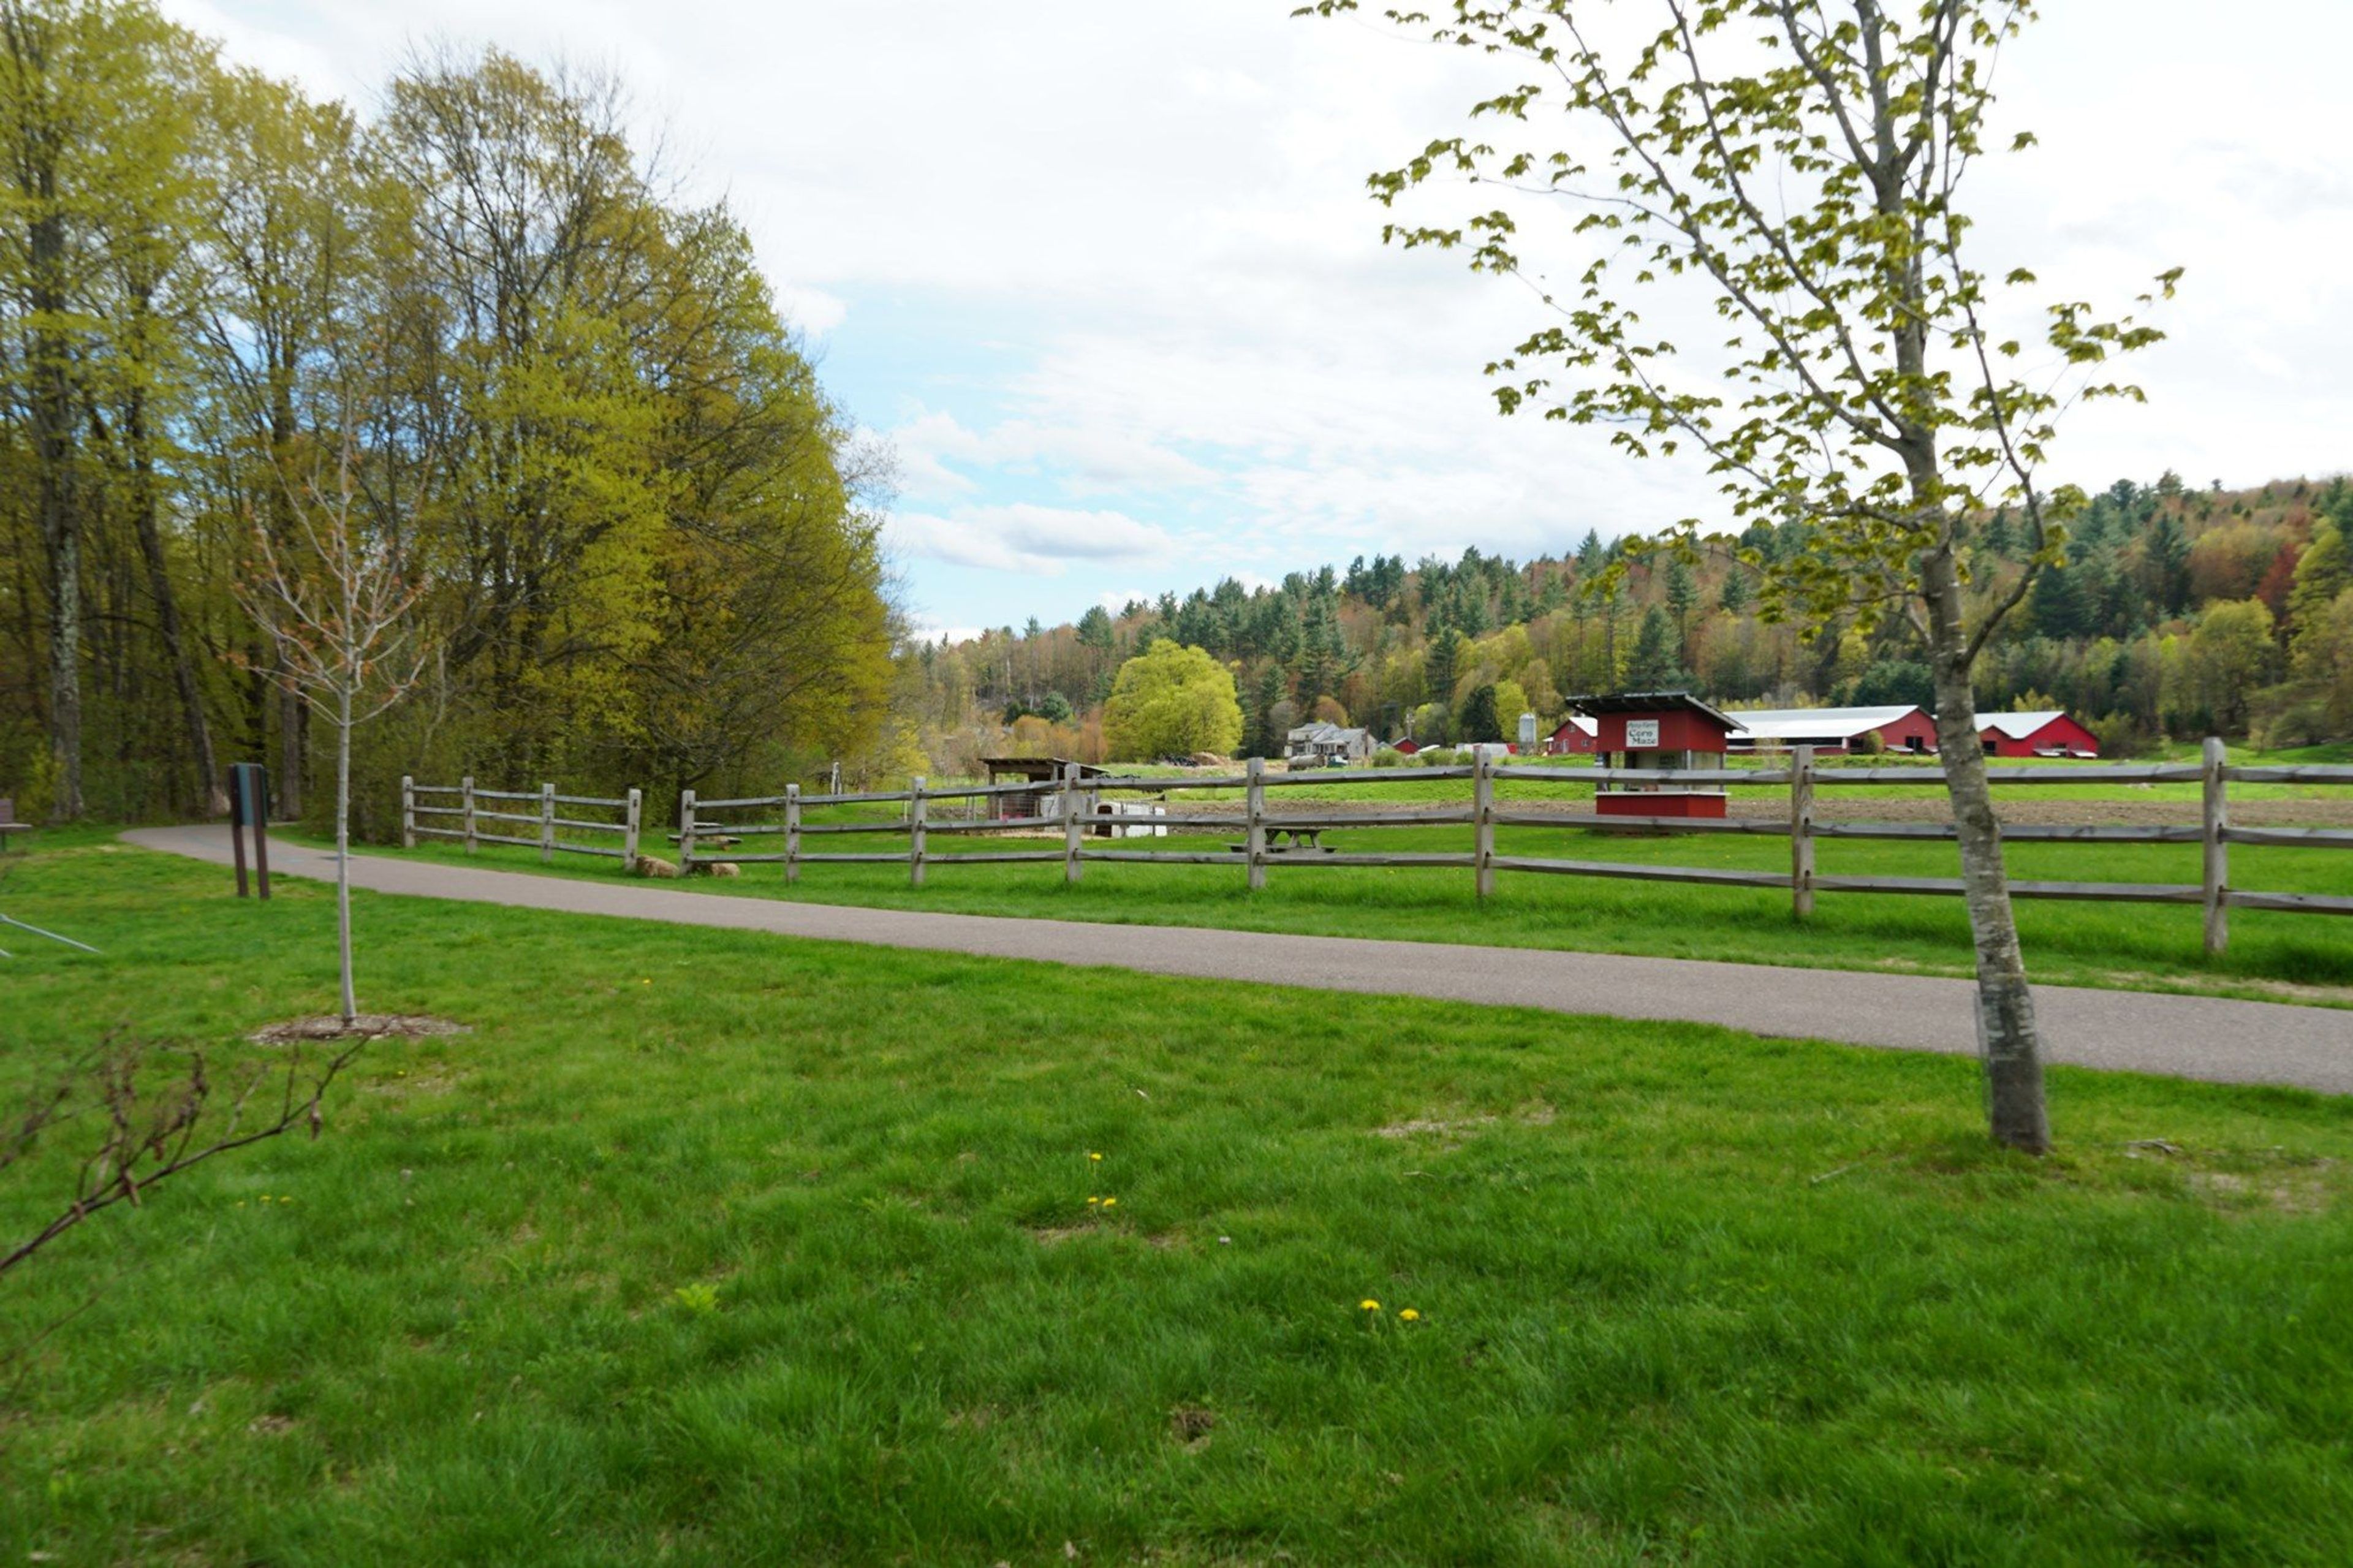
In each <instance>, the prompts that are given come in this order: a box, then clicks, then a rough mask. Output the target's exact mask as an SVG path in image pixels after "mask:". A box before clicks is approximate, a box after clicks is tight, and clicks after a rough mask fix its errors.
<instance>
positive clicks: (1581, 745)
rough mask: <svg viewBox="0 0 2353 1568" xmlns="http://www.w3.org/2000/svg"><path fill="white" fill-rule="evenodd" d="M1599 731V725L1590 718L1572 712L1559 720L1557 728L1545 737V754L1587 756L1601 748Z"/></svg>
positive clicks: (1549, 755) (1553, 755) (1551, 755)
mask: <svg viewBox="0 0 2353 1568" xmlns="http://www.w3.org/2000/svg"><path fill="white" fill-rule="evenodd" d="M1599 733H1600V726H1599V725H1598V724H1596V723H1595V722H1594V721H1592V720H1590V719H1588V718H1586V717H1584V716H1583V715H1582V714H1572V715H1571V716H1570V717H1568V718H1567V719H1564V720H1562V721H1560V728H1559V729H1557V730H1555V731H1553V732H1552V733H1551V734H1550V735H1547V736H1546V737H1545V743H1544V751H1545V755H1546V756H1548V757H1567V756H1579V757H1589V756H1591V755H1592V754H1593V753H1594V752H1598V751H1599V750H1600V749H1601V743H1600V741H1599V739H1598V737H1599Z"/></svg>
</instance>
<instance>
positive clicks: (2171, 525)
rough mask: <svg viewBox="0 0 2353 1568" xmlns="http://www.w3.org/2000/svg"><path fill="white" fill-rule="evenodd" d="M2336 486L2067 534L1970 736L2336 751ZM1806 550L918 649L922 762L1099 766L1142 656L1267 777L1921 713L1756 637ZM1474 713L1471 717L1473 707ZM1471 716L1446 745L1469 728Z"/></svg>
mask: <svg viewBox="0 0 2353 1568" xmlns="http://www.w3.org/2000/svg"><path fill="white" fill-rule="evenodd" d="M2348 532H2353V484H2348V481H2347V479H2344V478H2342V477H2339V478H2336V479H2328V480H2326V481H2321V482H2312V481H2306V480H2291V481H2286V482H2282V483H2274V484H2270V485H2265V486H2263V487H2262V488H2261V489H2251V490H2238V491H2232V490H2224V489H2221V488H2220V487H2219V486H2217V487H2214V488H2212V489H2205V490H2196V489H2190V488H2189V487H2187V486H2185V485H2183V484H2182V482H2181V481H2180V480H2179V479H2178V478H2177V477H2175V476H2174V475H2171V474H2168V475H2166V476H2164V477H2163V478H2162V479H2158V481H2157V482H2156V483H2154V484H2151V485H2140V484H2136V483H2134V482H2132V481H2129V480H2126V481H2120V482H2118V483H2117V484H2116V485H2115V486H2113V487H2112V488H2110V489H2107V490H2106V491H2105V492H2103V493H2102V494H2100V495H2099V496H2097V497H2095V498H2094V500H2092V502H2091V505H2090V506H2089V508H2088V509H2087V510H2086V511H2085V512H2084V515H2082V516H2081V517H2080V518H2078V519H2077V521H2076V522H2075V524H2074V526H2073V530H2072V531H2071V534H2070V537H2069V538H2068V540H2067V542H2066V545H2065V559H2064V562H2063V563H2061V564H2056V565H2053V566H2052V567H2051V568H2049V569H2047V570H2045V571H2043V572H2042V573H2041V574H2040V575H2039V576H2038V577H2037V579H2036V581H2035V582H2034V584H2033V585H2032V587H2031V591H2030V593H2029V595H2028V597H2027V599H2026V600H2025V602H2024V603H2023V604H2021V605H2020V607H2019V609H2018V610H2017V612H2016V613H2015V614H2014V615H2012V616H2010V619H2009V621H2008V622H2007V623H2006V624H2005V626H2004V627H2003V629H2002V632H2001V634H2000V637H1999V638H1998V639H1997V641H1996V642H1995V643H1994V644H1993V645H1992V647H1990V648H1989V651H1988V654H1987V657H1986V658H1985V660H1984V662H1983V664H1982V665H1981V667H1980V675H1979V679H1978V702H1979V704H1980V706H1981V707H1984V708H1987V709H2008V708H2040V707H2061V708H2066V709H2068V710H2072V711H2073V712H2075V713H2078V714H2080V715H2083V716H2084V718H2085V719H2086V720H2087V721H2089V722H2090V723H2091V724H2092V726H2093V727H2094V730H2096V731H2098V732H2099V733H2100V735H2101V738H2102V740H2103V742H2105V744H2106V746H2107V747H2108V748H2109V749H2111V750H2112V751H2116V752H2131V751H2134V750H2137V749H2139V748H2142V747H2146V746H2147V745H2150V744H2152V743H2154V742H2156V741H2158V740H2159V739H2160V738H2163V737H2166V736H2192V735H2200V734H2204V733H2208V732H2219V733H2222V734H2226V735H2231V736H2234V737H2236V736H2245V735H2249V734H2252V736H2253V739H2254V740H2255V742H2257V743H2258V744H2263V745H2294V744H2302V743H2306V742H2315V741H2320V740H2327V739H2336V738H2342V737H2345V736H2347V735H2348V734H2353V559H2348V547H2347V542H2346V535H2347V534H2348ZM1971 545H1972V551H1971V557H1972V559H1971V584H1972V591H1973V592H1975V593H1978V594H1981V595H1991V594H1995V593H1999V592H2001V591H2003V590H2005V589H2007V588H2009V587H2010V586H2011V585H2013V584H2016V582H2017V580H2018V577H2019V574H2021V573H2022V572H2023V571H2025V570H2026V565H2025V562H2024V559H2023V557H2024V556H2025V555H2026V553H2028V548H2029V547H2028V546H2027V544H2026V542H2025V541H2024V540H2023V539H2022V538H2021V530H2019V529H2017V528H2015V527H2014V526H2013V525H2012V521H2011V520H2010V518H2009V517H2008V516H2006V515H1994V516H1991V517H1989V518H1987V519H1985V520H1984V521H1982V522H1981V523H1979V524H1978V527H1977V530H1976V531H1975V534H1974V537H1973V539H1972V541H1971ZM1807 548H1808V540H1807V537H1806V531H1805V530H1804V529H1803V528H1784V529H1780V530H1775V529H1772V528H1770V527H1766V526H1760V527H1758V528H1756V529H1752V530H1751V531H1749V532H1748V533H1746V535H1744V536H1742V537H1741V538H1740V539H1739V540H1738V541H1737V542H1729V541H1727V542H1720V543H1719V546H1718V547H1717V548H1714V549H1711V550H1709V551H1707V552H1704V554H1703V556H1702V558H1701V559H1700V560H1699V561H1698V562H1697V563H1689V562H1684V561H1680V560H1674V559H1669V558H1659V557H1651V558H1647V559H1646V558H1643V557H1641V556H1639V555H1636V556H1633V557H1630V558H1629V559H1628V560H1627V561H1626V562H1625V568H1626V569H1625V570H1624V571H1622V572H1620V573H1616V574H1612V573H1609V572H1608V571H1605V568H1606V567H1608V566H1609V565H1610V564H1611V563H1613V562H1616V561H1618V560H1619V559H1620V556H1621V555H1623V554H1624V553H1625V548H1624V545H1623V543H1622V542H1611V543H1605V542H1602V540H1601V539H1600V538H1599V536H1598V535H1596V534H1595V533H1593V532H1590V531H1588V532H1587V533H1586V535H1585V537H1584V540H1583V542H1582V543H1581V544H1579V545H1578V546H1577V549H1576V550H1574V551H1573V552H1568V553H1566V554H1562V555H1557V556H1544V557H1540V558H1538V559H1536V560H1534V561H1529V562H1514V561H1510V560H1506V559H1504V558H1501V557H1497V556H1492V555H1485V554H1482V553H1481V552H1479V551H1477V550H1475V549H1474V550H1468V551H1465V552H1463V553H1462V555H1461V558H1460V559H1458V560H1454V561H1444V560H1440V559H1438V558H1436V557H1430V558H1426V559H1424V560H1422V561H1421V562H1419V563H1417V564H1415V565H1413V566H1410V567H1409V566H1408V565H1407V564H1406V563H1405V562H1404V561H1403V560H1402V559H1400V558H1398V557H1396V556H1387V557H1384V556H1378V555H1376V556H1373V557H1372V558H1370V559H1369V560H1367V559H1365V558H1363V557H1359V558H1357V559H1356V560H1355V561H1353V562H1351V563H1349V564H1348V566H1347V568H1346V569H1345V571H1339V570H1335V569H1334V568H1333V567H1330V566H1325V567H1324V568H1322V569H1321V570H1319V571H1315V572H1313V573H1293V574H1291V575H1290V576H1288V577H1286V578H1285V579H1284V580H1283V582H1282V584H1281V585H1280V586H1277V587H1273V588H1260V589H1256V590H1250V589H1246V588H1244V587H1243V586H1242V585H1241V584H1240V583H1239V582H1237V581H1235V580H1233V579H1231V578H1229V579H1227V580H1226V581H1224V582H1221V583H1219V584H1216V585H1215V586H1214V587H1205V588H1198V589H1196V590H1194V591H1193V592H1192V593H1190V594H1187V595H1184V596H1183V597H1181V598H1180V597H1178V596H1177V595H1174V594H1168V595H1162V596H1161V598H1160V600H1159V602H1158V603H1156V604H1149V605H1147V604H1130V605H1126V606H1124V608H1123V609H1122V610H1121V611H1120V612H1119V613H1117V614H1115V615H1114V614H1113V613H1110V612H1108V611H1106V610H1105V609H1103V608H1101V607H1097V608H1092V609H1090V610H1088V611H1087V612H1086V613H1085V614H1084V615H1083V616H1081V617H1080V618H1079V619H1078V620H1077V621H1076V622H1075V623H1074V624H1071V625H1065V626H1055V627H1051V628H1047V627H1044V626H1039V624H1038V623H1036V622H1035V621H1032V622H1031V623H1030V624H1029V626H1028V627H1027V628H1026V629H1024V630H1022V631H1020V632H1018V633H1017V632H1015V631H1014V630H1013V629H1012V628H1010V627H1008V628H1004V629H1002V630H997V631H992V632H988V633H986V634H984V635H983V636H981V637H978V638H976V639H975V640H972V641H968V642H964V643H960V644H955V645H953V646H951V645H948V644H946V643H942V644H940V645H937V646H934V647H926V648H924V649H923V650H922V656H923V670H924V675H925V689H926V694H927V695H926V699H925V704H926V706H925V712H924V724H925V733H926V739H927V742H928V744H929V745H930V748H931V750H932V752H933V753H934V758H935V760H936V761H937V762H938V763H939V764H940V765H941V766H944V767H945V766H950V765H958V764H961V763H965V762H966V761H968V760H969V758H970V757H971V756H972V755H975V754H977V753H979V752H986V751H987V750H988V749H989V748H991V747H994V746H1008V747H1011V748H1014V749H1016V750H1027V751H1040V750H1043V751H1052V752H1058V753H1061V754H1070V755H1074V756H1078V757H1082V758H1087V759H1093V758H1096V757H1098V756H1101V755H1103V752H1104V751H1105V748H1104V746H1103V737H1102V730H1101V724H1100V720H1099V705H1100V703H1101V701H1102V700H1103V696H1104V694H1105V693H1106V692H1107V691H1108V690H1109V688H1110V682H1111V680H1112V678H1113V673H1114V672H1115V671H1116V670H1117V669H1118V668H1119V667H1120V665H1121V663H1122V662H1123V661H1124V659H1125V658H1128V657H1130V656H1131V655H1133V654H1134V653H1135V652H1137V651H1139V650H1140V649H1142V648H1144V647H1147V646H1149V645H1150V644H1151V643H1152V642H1153V641H1154V640H1155V639H1156V638H1161V637H1167V638H1173V639H1174V640H1176V641H1177V642H1180V643H1184V644H1188V645H1194V646H1198V647H1202V648H1205V649H1207V650H1208V652H1210V653H1211V654H1212V655H1214V656H1215V657H1216V658H1219V659H1221V660H1224V661H1226V662H1227V663H1229V665H1230V666H1232V667H1233V668H1234V669H1235V671H1236V679H1237V684H1238V687H1239V689H1240V696H1241V700H1242V710H1243V721H1244V735H1243V741H1242V746H1243V750H1244V751H1245V752H1257V753H1270V752H1277V751H1279V749H1280V744H1281V740H1282V732H1283V731H1284V730H1285V729H1286V728H1288V727H1289V726H1290V725H1291V724H1292V723H1293V722H1295V721H1298V720H1299V719H1300V718H1302V717H1304V716H1321V717H1326V718H1333V719H1345V720H1347V721H1353V722H1356V723H1361V724H1366V725H1369V726H1371V727H1372V728H1374V729H1375V730H1377V731H1379V732H1380V733H1381V734H1382V735H1383V737H1385V738H1387V737H1391V736H1394V735H1398V734H1401V733H1403V732H1404V731H1406V730H1407V729H1408V728H1409V727H1410V729H1411V730H1412V732H1413V733H1414V734H1415V735H1416V736H1419V737H1421V738H1424V739H1439V740H1450V741H1451V740H1482V739H1497V738H1501V737H1500V735H1498V734H1495V733H1472V732H1469V731H1470V730H1471V729H1473V728H1476V729H1481V730H1484V729H1485V728H1486V725H1485V723H1484V720H1483V716H1484V715H1485V714H1486V713H1488V712H1489V711H1493V713H1495V714H1496V715H1497V716H1498V717H1499V720H1500V722H1501V723H1502V725H1504V726H1505V727H1508V726H1509V725H1510V724H1511V722H1512V721H1513V719H1514V716H1515V715H1517V714H1518V713H1520V712H1522V711H1524V710H1533V711H1535V713H1537V714H1539V715H1540V716H1542V717H1543V718H1544V719H1546V721H1552V720H1554V719H1555V718H1556V717H1557V715H1558V714H1559V713H1560V711H1561V709H1562V699H1563V697H1564V696H1565V695H1569V694H1574V693H1577V692H1580V691H1606V690H1611V689H1620V688H1626V689H1642V688H1655V687H1667V686H1689V687H1691V688H1692V689H1695V690H1697V691H1699V692H1701V693H1703V694H1704V695H1706V696H1707V697H1709V698H1711V699H1713V700H1716V701H1718V702H1721V703H1735V704H1751V705H1754V704H1758V703H1764V704H1768V705H1772V706H1777V707H1778V706H1808V705H1816V704H1833V703H1838V704H1843V703H1881V702H1916V703H1919V704H1920V705H1922V706H1923V707H1930V706H1933V702H1932V698H1931V691H1930V682H1929V676H1928V671H1927V669H1926V666H1925V665H1924V664H1923V663H1922V662H1921V660H1920V650H1919V647H1918V644H1917V642H1916V639H1915V637H1914V635H1913V633H1912V630H1911V628H1910V626H1908V625H1907V624H1905V623H1904V622H1902V621H1901V620H1892V621H1889V622H1886V623H1884V624H1883V625H1881V626H1878V627H1877V628H1876V629H1874V630H1873V631H1872V632H1870V633H1868V634H1865V633H1862V632H1860V631H1858V630H1856V629H1854V627H1853V626H1851V625H1850V626H1831V627H1827V628H1823V629H1822V630H1821V631H1820V635H1817V636H1815V637H1811V638H1807V637H1802V636H1801V635H1800V628H1799V627H1798V626H1794V625H1789V624H1779V625H1776V624H1772V623H1770V622H1768V621H1767V620H1766V619H1765V618H1763V617H1762V616H1760V614H1759V611H1758V605H1757V601H1758V592H1757V570H1756V568H1755V566H1753V565H1750V564H1745V563H1743V562H1742V560H1741V559H1740V554H1741V552H1744V551H1753V552H1756V554H1757V556H1758V557H1759V558H1761V559H1762V560H1764V561H1767V562H1769V561H1772V560H1775V559H1778V558H1781V557H1785V556H1789V555H1792V554H1795V553H1797V552H1802V551H1804V550H1806V549H1807ZM1486 687H1493V694H1492V698H1493V700H1492V704H1490V703H1489V702H1488V701H1484V700H1476V701H1474V700H1475V699H1478V698H1479V697H1480V694H1481V689H1482V688H1486ZM1474 713H1475V714H1477V715H1479V716H1480V718H1479V721H1478V722H1476V723H1475V724H1474V723H1473V722H1472V715H1473V714H1474Z"/></svg>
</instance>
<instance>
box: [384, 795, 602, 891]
mask: <svg viewBox="0 0 2353 1568" xmlns="http://www.w3.org/2000/svg"><path fill="white" fill-rule="evenodd" d="M419 795H456V796H457V797H458V804H457V805H418V804H417V796H419ZM485 800H500V801H507V800H528V801H535V802H537V803H538V806H539V809H538V810H536V811H533V812H521V811H485V810H483V809H482V807H481V806H480V804H479V803H480V802H482V801H485ZM644 800H645V796H644V792H642V791H640V790H634V789H633V790H631V791H629V793H628V794H627V795H619V796H605V795H558V794H556V793H555V786H554V784H542V785H540V786H539V788H538V789H537V790H536V791H531V790H500V789H478V788H476V787H475V784H474V780H473V776H472V775H471V774H468V775H467V776H466V777H464V778H462V779H459V781H458V782H457V783H456V784H418V783H417V781H416V780H415V779H413V778H410V777H408V776H407V775H406V774H403V775H402V776H401V780H400V847H402V848H403V849H414V848H416V847H417V840H418V839H419V838H455V839H458V840H460V841H461V842H463V843H464V844H465V846H466V853H467V854H469V855H471V854H472V853H473V852H474V850H475V847H477V846H479V845H483V844H512V845H516V846H519V847H522V848H525V849H536V850H538V851H539V858H540V859H541V860H543V861H552V860H554V858H556V856H558V855H596V856H602V857H604V858H607V859H613V860H618V861H619V862H620V863H621V866H622V868H623V869H625V870H630V871H634V870H636V869H637V868H638V827H639V826H640V825H641V823H642V821H643V819H644V816H645V812H644ZM559 805H568V806H575V807H586V808H588V809H591V810H597V809H601V810H606V811H610V812H613V813H615V814H616V816H614V817H612V818H605V817H591V816H558V815H557V814H556V809H555V808H556V807H557V806H559ZM420 816H427V817H432V816H440V817H452V816H454V817H456V818H458V819H459V826H456V827H434V826H428V825H425V824H420V823H419V822H418V821H417V818H418V817H420ZM485 822H491V823H507V822H512V823H520V824H522V825H524V826H530V827H533V828H536V829H537V831H536V832H535V833H533V835H532V836H531V837H528V838H525V837H521V836H519V835H516V834H511V833H485V832H483V831H482V827H481V825H482V824H483V823H485ZM565 833H569V834H574V835H578V834H595V835H596V836H597V837H618V838H619V839H620V841H621V842H620V844H619V845H618V846H617V847H616V846H613V845H610V844H583V843H580V842H579V841H578V840H577V838H576V837H575V838H566V837H559V835H560V834H565Z"/></svg>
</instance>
